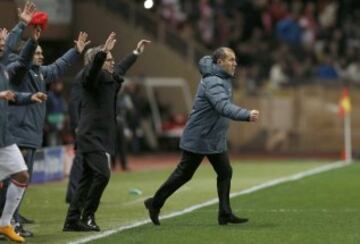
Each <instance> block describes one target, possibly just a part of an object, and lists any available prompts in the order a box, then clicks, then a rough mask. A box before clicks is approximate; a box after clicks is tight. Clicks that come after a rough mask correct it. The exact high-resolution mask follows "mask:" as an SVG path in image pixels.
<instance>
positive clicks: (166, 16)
mask: <svg viewBox="0 0 360 244" xmlns="http://www.w3.org/2000/svg"><path fill="white" fill-rule="evenodd" d="M138 2H139V3H140V2H141V1H138ZM359 10H360V2H359V1H356V0H346V1H336V0H294V1H289V0H288V1H286V0H254V1H249V0H226V1H225V0H200V1H191V0H159V1H157V4H155V10H153V11H154V13H155V14H157V15H158V16H159V18H160V19H162V20H163V21H164V22H165V23H166V25H168V26H169V27H170V28H171V29H173V30H176V31H177V32H178V33H179V35H181V36H183V37H184V38H186V39H196V40H198V41H199V42H201V43H202V44H203V45H204V46H206V47H207V48H209V49H213V48H214V47H218V46H229V47H231V48H233V49H234V50H235V51H236V54H237V56H238V62H239V65H240V67H241V75H242V77H243V79H244V80H246V87H247V89H248V91H249V92H255V91H256V89H257V88H258V87H260V86H264V85H265V86H267V87H269V88H271V89H277V88H279V87H282V86H287V85H296V84H302V83H312V82H315V81H321V82H328V83H330V82H335V83H339V82H349V83H352V84H355V85H360V58H359V48H360V43H359V37H360V32H359V28H357V27H358V23H359V20H360V11H359Z"/></svg>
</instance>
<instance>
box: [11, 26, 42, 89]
mask: <svg viewBox="0 0 360 244" xmlns="http://www.w3.org/2000/svg"><path fill="white" fill-rule="evenodd" d="M40 35H41V29H40V28H39V27H36V28H34V30H33V32H32V36H31V38H30V39H29V40H28V41H27V42H26V45H25V47H24V48H23V49H22V50H21V53H20V59H18V60H17V61H15V62H13V63H10V64H9V65H7V67H6V69H7V72H8V73H9V81H10V82H13V83H15V84H20V83H21V82H22V81H23V80H24V79H23V78H24V75H25V73H26V72H27V71H28V70H29V69H30V67H31V63H32V58H33V56H34V52H35V50H36V47H37V46H38V42H37V41H38V40H39V38H40Z"/></svg>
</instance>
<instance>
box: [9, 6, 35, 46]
mask: <svg viewBox="0 0 360 244" xmlns="http://www.w3.org/2000/svg"><path fill="white" fill-rule="evenodd" d="M35 11H36V6H35V4H34V3H33V2H31V1H27V2H26V3H25V6H24V9H20V8H18V17H19V23H18V24H17V25H16V26H15V27H14V28H13V29H12V30H11V32H10V33H9V35H8V37H7V39H6V43H5V48H6V50H7V51H8V52H17V51H18V50H17V49H18V46H19V43H20V42H21V36H22V34H23V32H24V30H25V28H26V26H27V25H28V24H29V23H30V21H31V19H32V16H33V15H34V13H35Z"/></svg>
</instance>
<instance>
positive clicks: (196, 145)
mask: <svg viewBox="0 0 360 244" xmlns="http://www.w3.org/2000/svg"><path fill="white" fill-rule="evenodd" d="M199 69H200V73H201V74H202V80H201V81H200V84H199V86H198V90H197V92H196V96H195V101H194V105H193V108H192V111H191V113H190V117H189V119H188V121H187V123H186V126H185V129H184V132H183V135H182V137H181V140H180V148H181V149H183V150H186V151H190V152H193V153H198V154H215V153H222V152H224V151H226V150H227V143H226V136H227V131H228V128H229V119H232V120H239V121H249V119H250V111H249V110H247V109H244V108H241V107H239V106H236V105H234V104H233V103H232V84H231V81H232V79H233V77H232V76H231V75H229V74H228V73H226V72H225V71H223V70H222V69H220V67H219V66H217V65H216V64H214V63H213V60H212V58H211V57H210V56H205V57H203V58H202V59H201V60H200V62H199Z"/></svg>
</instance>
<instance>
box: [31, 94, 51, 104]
mask: <svg viewBox="0 0 360 244" xmlns="http://www.w3.org/2000/svg"><path fill="white" fill-rule="evenodd" d="M46 99H47V95H46V94H45V93H42V92H37V93H35V94H33V95H32V96H31V101H33V102H36V103H42V102H44V101H46Z"/></svg>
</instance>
